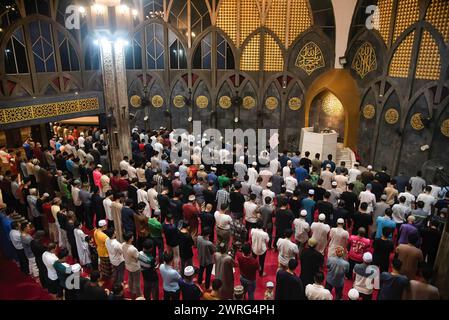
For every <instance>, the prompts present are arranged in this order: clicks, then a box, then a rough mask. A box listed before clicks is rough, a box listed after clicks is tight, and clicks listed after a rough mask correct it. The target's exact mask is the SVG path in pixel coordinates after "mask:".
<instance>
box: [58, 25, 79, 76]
mask: <svg viewBox="0 0 449 320" xmlns="http://www.w3.org/2000/svg"><path fill="white" fill-rule="evenodd" d="M58 42H59V54H60V56H61V66H62V71H79V69H80V66H79V61H78V56H77V54H76V52H75V49H74V48H73V46H72V44H71V43H70V42H69V40H68V38H67V37H66V36H65V35H64V34H63V33H61V32H58Z"/></svg>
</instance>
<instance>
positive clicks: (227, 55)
mask: <svg viewBox="0 0 449 320" xmlns="http://www.w3.org/2000/svg"><path fill="white" fill-rule="evenodd" d="M234 66H235V64H234V55H233V54H232V50H231V47H230V46H229V43H228V42H227V41H226V39H225V38H224V37H223V36H221V35H220V34H219V33H217V69H234Z"/></svg>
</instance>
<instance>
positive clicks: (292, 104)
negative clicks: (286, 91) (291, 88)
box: [288, 97, 301, 111]
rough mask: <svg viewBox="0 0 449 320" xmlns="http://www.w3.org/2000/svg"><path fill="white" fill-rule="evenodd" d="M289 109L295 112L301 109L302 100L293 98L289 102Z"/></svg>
mask: <svg viewBox="0 0 449 320" xmlns="http://www.w3.org/2000/svg"><path fill="white" fill-rule="evenodd" d="M288 107H289V108H290V109H291V110H293V111H296V110H299V109H301V99H300V98H298V97H293V98H291V99H290V100H289V101H288Z"/></svg>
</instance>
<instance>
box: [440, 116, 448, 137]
mask: <svg viewBox="0 0 449 320" xmlns="http://www.w3.org/2000/svg"><path fill="white" fill-rule="evenodd" d="M441 133H442V134H444V135H445V136H446V137H448V138H449V119H446V120H444V121H443V123H442V124H441Z"/></svg>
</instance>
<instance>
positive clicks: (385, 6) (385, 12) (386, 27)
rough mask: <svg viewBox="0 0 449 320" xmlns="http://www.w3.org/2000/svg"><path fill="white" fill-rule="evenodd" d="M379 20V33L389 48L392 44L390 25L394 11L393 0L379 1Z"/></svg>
mask: <svg viewBox="0 0 449 320" xmlns="http://www.w3.org/2000/svg"><path fill="white" fill-rule="evenodd" d="M377 6H378V13H377V14H378V16H377V17H376V18H377V19H379V20H378V21H379V33H380V35H381V36H382V39H383V40H384V42H385V43H386V44H387V47H389V44H390V41H389V40H390V39H389V37H390V24H391V11H392V9H393V0H379V1H378V2H377Z"/></svg>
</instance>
